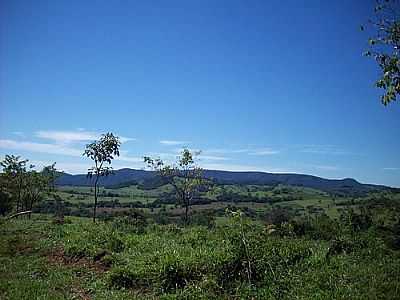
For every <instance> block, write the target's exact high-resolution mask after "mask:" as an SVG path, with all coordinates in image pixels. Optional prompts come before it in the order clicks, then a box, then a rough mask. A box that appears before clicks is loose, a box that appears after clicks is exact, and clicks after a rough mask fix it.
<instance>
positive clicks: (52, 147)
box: [0, 140, 83, 156]
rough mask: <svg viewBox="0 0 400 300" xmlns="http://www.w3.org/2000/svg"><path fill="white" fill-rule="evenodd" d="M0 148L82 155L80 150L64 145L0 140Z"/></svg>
mask: <svg viewBox="0 0 400 300" xmlns="http://www.w3.org/2000/svg"><path fill="white" fill-rule="evenodd" d="M0 148H2V149H8V150H19V151H29V152H39V153H47V154H57V155H67V156H81V155H82V153H83V151H82V150H80V149H76V148H72V147H68V146H65V145H59V144H46V143H34V142H22V141H14V140H0Z"/></svg>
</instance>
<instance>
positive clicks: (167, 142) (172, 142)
mask: <svg viewBox="0 0 400 300" xmlns="http://www.w3.org/2000/svg"><path fill="white" fill-rule="evenodd" d="M160 144H162V145H167V146H177V145H185V144H190V143H189V142H185V141H174V140H161V141H160Z"/></svg>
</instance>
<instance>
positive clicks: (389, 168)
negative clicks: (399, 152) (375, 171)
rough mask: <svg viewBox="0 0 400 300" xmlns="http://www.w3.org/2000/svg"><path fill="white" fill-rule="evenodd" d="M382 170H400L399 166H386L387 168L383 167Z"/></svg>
mask: <svg viewBox="0 0 400 300" xmlns="http://www.w3.org/2000/svg"><path fill="white" fill-rule="evenodd" d="M382 170H384V171H400V168H396V167H387V168H383V169H382Z"/></svg>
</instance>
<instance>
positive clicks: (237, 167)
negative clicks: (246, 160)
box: [200, 163, 295, 173]
mask: <svg viewBox="0 0 400 300" xmlns="http://www.w3.org/2000/svg"><path fill="white" fill-rule="evenodd" d="M200 166H201V167H202V168H204V169H208V170H221V171H234V172H250V171H254V172H267V173H268V172H271V173H295V171H294V170H290V169H284V168H274V167H266V166H254V165H246V164H231V163H200Z"/></svg>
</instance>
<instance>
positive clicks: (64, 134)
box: [35, 130, 136, 144]
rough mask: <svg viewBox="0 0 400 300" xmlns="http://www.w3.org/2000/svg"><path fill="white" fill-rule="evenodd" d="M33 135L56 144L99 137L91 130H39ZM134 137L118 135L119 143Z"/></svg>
mask: <svg viewBox="0 0 400 300" xmlns="http://www.w3.org/2000/svg"><path fill="white" fill-rule="evenodd" d="M35 136H36V137H38V138H41V139H48V140H52V141H55V142H56V143H58V144H70V143H75V142H87V141H94V140H97V139H99V138H100V137H101V134H100V133H97V132H92V131H84V130H77V131H54V130H40V131H36V132H35ZM134 140H136V139H134V138H128V137H123V136H120V141H121V143H126V142H128V141H134Z"/></svg>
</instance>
